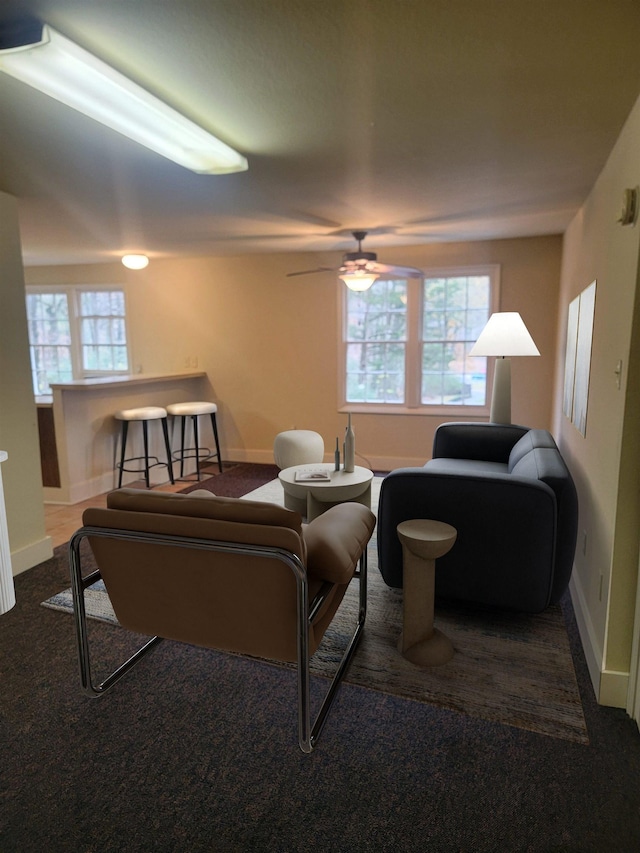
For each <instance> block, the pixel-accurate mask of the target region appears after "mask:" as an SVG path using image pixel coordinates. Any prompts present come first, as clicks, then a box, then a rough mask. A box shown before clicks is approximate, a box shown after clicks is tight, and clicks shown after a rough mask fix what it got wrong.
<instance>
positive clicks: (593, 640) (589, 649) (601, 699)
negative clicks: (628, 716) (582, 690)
mask: <svg viewBox="0 0 640 853" xmlns="http://www.w3.org/2000/svg"><path fill="white" fill-rule="evenodd" d="M569 590H570V592H571V600H572V602H573V609H574V612H575V614H576V622H577V623H578V631H579V633H580V640H581V641H582V648H583V649H584V654H585V658H586V660H587V667H588V669H589V676H590V678H591V683H592V685H593V691H594V693H595V696H596V701H597V702H598V704H599V705H607V706H608V707H610V708H626V707H627V693H628V691H629V675H630V674H629V673H628V672H617V671H616V670H610V669H604V667H603V657H604V656H603V653H602V648H601V646H600V643H599V642H598V639H597V637H596V632H595V629H594V627H593V622H592V620H591V616H590V614H589V609H588V607H587V602H586V599H585V597H584V593H583V591H582V587H581V585H580V582H579V581H578V579H577V577H576V575H575V574H573V575H572V576H571V581H570V583H569Z"/></svg>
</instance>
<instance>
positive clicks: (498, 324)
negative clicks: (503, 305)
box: [469, 311, 540, 424]
mask: <svg viewBox="0 0 640 853" xmlns="http://www.w3.org/2000/svg"><path fill="white" fill-rule="evenodd" d="M469 355H470V356H476V355H485V356H486V355H489V356H498V358H496V365H495V373H494V376H493V393H492V396H491V415H490V418H491V421H492V423H497V424H510V423H511V358H510V356H512V355H516V356H517V355H540V351H539V350H538V347H537V346H536V345H535V343H534V342H533V338H532V337H531V335H530V334H529V330H528V329H527V327H526V326H525V324H524V321H523V319H522V317H521V316H520V314H518V312H517V311H501V312H498V313H497V314H492V315H491V317H489V320H488V322H487V325H486V326H485V327H484V329H483V330H482V331H481V332H480V336H479V337H478V340H477V341H476V342H475V344H474V345H473V346H472V347H471V349H470V350H469Z"/></svg>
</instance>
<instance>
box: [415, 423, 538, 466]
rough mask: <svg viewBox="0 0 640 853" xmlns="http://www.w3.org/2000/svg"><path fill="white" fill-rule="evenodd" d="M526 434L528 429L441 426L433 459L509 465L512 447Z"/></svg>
mask: <svg viewBox="0 0 640 853" xmlns="http://www.w3.org/2000/svg"><path fill="white" fill-rule="evenodd" d="M527 432H529V427H524V426H517V425H516V424H492V423H465V422H460V423H457V422H455V423H447V424H440V426H439V427H438V428H437V429H436V432H435V435H434V437H433V453H432V456H433V458H434V459H438V458H440V457H448V458H450V459H481V460H483V461H485V462H504V463H508V461H509V454H510V453H511V450H512V448H513V446H514V445H515V444H516V443H517V442H518V441H519V440H520V439H521V438H522V436H523V435H526V433H527Z"/></svg>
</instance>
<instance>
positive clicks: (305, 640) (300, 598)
mask: <svg viewBox="0 0 640 853" xmlns="http://www.w3.org/2000/svg"><path fill="white" fill-rule="evenodd" d="M90 536H96V537H102V538H106V539H120V540H123V541H129V542H143V543H147V544H149V543H151V544H161V545H170V546H175V547H181V548H196V549H200V550H204V551H213V552H222V553H227V554H236V555H239V556H241V555H246V556H254V557H266V558H268V559H274V560H279V561H280V562H282V563H284V564H285V565H286V566H288V567H289V568H290V569H291V571H292V572H293V574H294V576H295V579H296V589H297V621H298V627H297V683H298V741H299V744H300V749H301V750H302V751H303V752H305V753H310V752H312V750H313V749H314V747H315V746H316V744H317V742H318V739H319V737H320V734H321V732H322V729H323V727H324V724H325V722H326V719H327V715H328V713H329V711H330V709H331V706H332V704H333V701H334V699H335V696H336V693H337V691H338V688H339V687H340V683H341V682H342V679H343V677H344V675H345V674H346V672H347V669H348V667H349V664H350V663H351V660H352V658H353V655H354V653H355V650H356V647H357V645H358V642H359V640H360V637H361V634H362V631H363V628H364V623H365V619H366V613H367V549H366V547H365V549H364V551H363V553H362V556H361V557H360V561H359V565H358V569H357V571H356V573H355V575H354V578H357V579H358V582H359V607H358V619H357V622H356V627H355V631H354V633H353V634H352V636H351V639H350V640H349V642H348V644H347V647H346V649H345V652H344V654H343V656H342V659H341V661H340V663H339V665H338V667H337V669H336V672H335V674H334V676H333V678H332V680H331V683H330V685H329V688H328V690H327V692H326V694H325V697H324V699H323V700H322V703H321V705H320V708H319V710H318V712H317V715H316V718H315V721H314V722H313V723H312V722H311V707H310V695H309V693H310V680H311V679H310V668H309V625H310V624H311V623H312V621H313V619H314V618H315V616H316V614H317V612H318V611H319V610H320V608H321V607H322V605H323V603H324V601H325V600H326V598H327V596H328V594H329V593H330V591H331V589H332V587H333V584H331V583H325V584H324V585H323V586H322V587H321V589H320V590H319V592H318V593H317V595H316V596H315V598H314V600H313V601H312V602H311V603H310V604H309V605H308V606H307V601H308V580H307V572H306V569H305V567H304V565H303V564H302V562H301V560H300V559H299V558H298V557H297V556H296V555H295V554H293V553H291V552H290V551H286V550H285V549H282V548H271V547H264V546H255V545H240V544H237V543H234V542H218V541H215V540H209V539H197V538H191V537H185V536H171V535H165V534H156V533H143V532H138V531H131V530H119V529H110V528H102V527H82V528H80V529H79V530H78V531H76V533H75V534H74V535H73V536H72V537H71V540H70V541H69V567H70V572H71V587H72V593H73V610H74V620H75V628H76V640H77V648H78V659H79V664H80V680H81V684H82V689H83V690H84V691H85V692H86V693H88V694H89V695H90V696H93V697H96V696H100V695H102V694H103V693H105V692H106V691H107V690H109V689H110V688H111V687H113V685H114V684H116V683H117V682H118V681H119V680H120V679H121V678H122V677H123V676H124V675H126V673H127V672H129V670H130V669H132V668H133V667H134V666H135V665H136V664H137V663H138V662H139V661H140V660H141V658H142V657H144V656H145V655H146V654H148V653H149V652H150V651H152V650H153V649H154V648H155V647H156V646H157V645H158V643H159V642H161V640H162V639H163V638H162V637H157V636H156V637H152V638H151V639H149V640H148V641H147V642H146V643H145V644H144V645H143V646H141V647H140V648H139V649H138V650H137V651H136V652H135V653H134V654H133V655H132V656H131V657H130V658H129V659H128V660H126V661H125V662H124V663H122V664H120V666H118V667H117V668H116V669H115V670H114V671H113V672H112V673H111V674H110V675H108V676H107V677H106V678H105V679H104V680H103V681H101V682H100V683H99V684H94V681H93V678H92V673H91V655H90V648H89V636H88V630H87V615H86V607H85V598H84V593H85V590H86V589H87V588H88V587H90V586H91V585H92V584H94V583H95V582H96V581H98V580H100V579H101V574H100V570H99V569H97V570H95V571H92V572H91V573H90V574H88V575H85V576H83V574H82V560H81V554H80V546H81V543H82V540H83V539H85V538H87V537H90ZM222 651H224V650H222Z"/></svg>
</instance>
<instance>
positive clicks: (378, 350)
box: [344, 279, 407, 403]
mask: <svg viewBox="0 0 640 853" xmlns="http://www.w3.org/2000/svg"><path fill="white" fill-rule="evenodd" d="M344 298H345V304H346V324H345V340H346V342H347V346H346V373H347V375H346V395H347V401H348V402H351V403H403V402H404V384H405V363H404V362H405V341H406V338H407V283H406V281H381V280H380V279H378V281H376V282H374V284H373V286H372V287H370V288H369V290H366V291H363V292H354V291H350V290H347V292H346V294H345V297H344Z"/></svg>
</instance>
